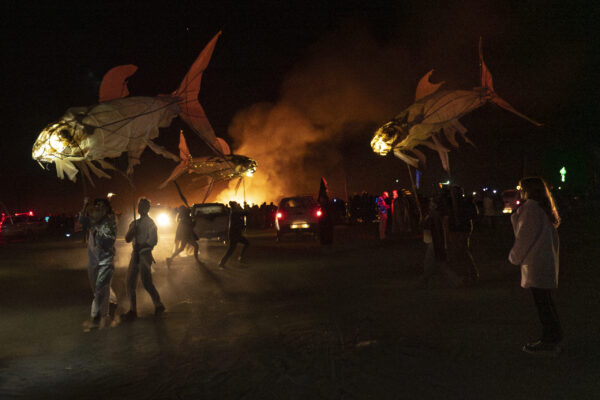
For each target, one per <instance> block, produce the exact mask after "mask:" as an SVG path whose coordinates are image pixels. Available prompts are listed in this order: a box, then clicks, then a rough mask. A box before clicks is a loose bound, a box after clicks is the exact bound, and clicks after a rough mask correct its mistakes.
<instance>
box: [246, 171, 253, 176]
mask: <svg viewBox="0 0 600 400" xmlns="http://www.w3.org/2000/svg"><path fill="white" fill-rule="evenodd" d="M252 175H254V171H252V170H251V169H249V170H248V171H246V176H252Z"/></svg>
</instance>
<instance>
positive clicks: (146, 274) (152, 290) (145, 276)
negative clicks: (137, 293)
mask: <svg viewBox="0 0 600 400" xmlns="http://www.w3.org/2000/svg"><path fill="white" fill-rule="evenodd" d="M152 260H153V258H152V253H151V252H149V251H146V252H144V253H142V254H140V263H139V265H140V275H141V278H142V284H143V285H144V289H146V291H147V292H148V294H149V295H150V297H151V298H152V302H153V303H154V307H158V306H161V305H162V303H161V302H160V296H159V295H158V291H157V290H156V287H155V286H154V283H153V282H152V270H151V269H150V267H151V265H152Z"/></svg>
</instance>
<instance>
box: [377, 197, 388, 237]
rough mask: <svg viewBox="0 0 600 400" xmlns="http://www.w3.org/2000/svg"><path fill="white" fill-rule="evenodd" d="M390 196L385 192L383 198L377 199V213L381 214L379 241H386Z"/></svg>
mask: <svg viewBox="0 0 600 400" xmlns="http://www.w3.org/2000/svg"><path fill="white" fill-rule="evenodd" d="M389 198H390V194H389V193H388V192H383V193H382V194H381V196H379V197H378V198H377V211H378V212H379V240H383V239H385V232H386V229H387V220H388V215H389V213H390V205H389V204H388V199H389Z"/></svg>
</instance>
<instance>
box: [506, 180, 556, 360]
mask: <svg viewBox="0 0 600 400" xmlns="http://www.w3.org/2000/svg"><path fill="white" fill-rule="evenodd" d="M518 188H519V189H520V191H521V198H522V200H523V203H522V205H521V206H520V207H519V208H518V209H517V211H516V212H515V213H514V214H513V215H512V216H511V222H512V226H513V230H514V234H515V243H514V245H513V247H512V249H511V250H510V254H509V256H508V259H509V261H510V262H511V263H512V264H514V265H520V266H521V287H523V288H525V289H530V290H531V293H532V295H533V300H534V302H535V305H536V308H537V311H538V314H539V317H540V322H541V323H542V336H541V338H540V339H539V340H537V341H535V342H532V343H528V344H526V345H524V346H523V351H525V352H527V353H532V354H543V353H557V352H558V351H559V350H560V348H559V347H558V344H559V343H560V341H561V340H562V338H563V333H562V328H561V325H560V321H559V319H558V314H557V312H556V307H555V306H554V301H553V300H552V291H553V289H556V288H557V287H558V232H557V230H556V228H558V225H559V224H560V217H559V215H558V211H557V209H556V206H555V204H554V199H553V198H552V194H551V193H550V190H549V189H548V185H547V184H546V182H544V180H543V179H541V178H538V177H531V178H523V179H522V180H521V181H520V182H519V186H518Z"/></svg>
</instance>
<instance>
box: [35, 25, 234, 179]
mask: <svg viewBox="0 0 600 400" xmlns="http://www.w3.org/2000/svg"><path fill="white" fill-rule="evenodd" d="M220 34H221V32H219V33H217V34H216V35H215V36H214V37H213V38H212V40H211V41H210V42H209V43H208V44H207V45H206V47H205V48H204V49H203V50H202V52H201V53H200V55H199V56H198V58H197V59H196V60H195V61H194V63H193V64H192V66H191V68H190V70H189V71H188V72H187V74H186V75H185V77H184V78H183V81H182V82H181V84H180V85H179V88H178V89H177V90H175V91H174V92H173V93H172V94H170V95H159V96H157V97H127V96H128V95H129V90H128V89H127V79H128V78H129V77H130V76H131V75H133V74H134V73H135V71H136V70H137V67H136V66H135V65H121V66H118V67H115V68H113V69H111V70H110V71H109V72H107V73H106V75H105V76H104V78H103V80H102V83H101V85H100V96H99V104H96V105H92V106H89V107H73V108H69V109H68V110H67V111H66V113H65V114H64V115H63V117H62V118H61V119H60V120H59V121H57V122H54V123H51V124H49V125H48V126H46V128H44V130H43V131H42V132H41V133H40V134H39V136H38V138H37V140H36V141H35V143H34V145H33V150H32V156H33V159H34V160H36V161H38V162H39V163H40V165H42V167H44V164H47V163H54V164H55V165H56V172H57V175H58V177H59V178H61V179H64V175H65V174H66V175H67V177H68V178H69V179H70V180H72V181H75V180H76V176H77V172H78V170H80V171H81V172H82V173H83V174H84V175H85V176H86V177H87V178H88V179H90V181H91V176H90V170H91V171H92V172H93V173H94V174H95V175H96V176H99V177H110V176H109V175H108V174H107V173H106V172H105V171H104V170H103V169H115V168H114V167H113V166H112V165H111V164H110V163H108V162H107V161H106V159H107V158H115V157H119V156H120V155H121V154H123V153H125V152H127V156H128V168H127V174H128V175H131V174H132V173H133V168H134V166H135V165H137V164H139V163H140V157H141V155H142V152H143V151H144V149H145V148H146V147H150V149H152V150H153V151H154V152H155V153H157V154H160V155H162V156H164V157H166V158H170V159H173V160H174V161H179V158H178V157H177V156H176V155H174V154H172V153H171V152H169V151H168V150H167V149H165V148H164V147H162V146H159V145H157V144H156V143H154V142H153V141H152V140H153V139H155V138H156V137H158V134H159V128H165V127H168V126H169V125H170V124H171V121H172V120H173V119H174V118H175V117H177V116H179V117H181V118H182V119H183V120H184V121H185V122H186V124H187V125H189V126H190V128H191V129H192V130H193V131H194V132H196V134H198V135H199V136H200V137H201V138H202V139H203V140H204V141H205V142H206V143H207V144H208V145H209V147H211V148H212V149H213V150H214V151H215V152H216V153H217V154H221V153H222V150H223V149H221V147H220V141H219V140H217V137H216V136H215V134H214V131H213V130H212V127H211V126H210V123H209V122H208V119H207V117H206V114H205V113H204V110H203V108H202V106H201V105H200V103H199V102H198V92H199V90H200V84H201V82H202V74H203V72H204V70H205V69H206V67H207V66H208V63H209V61H210V58H211V56H212V53H213V50H214V48H215V44H216V42H217V39H218V37H219V35H220ZM94 163H96V164H97V165H96V164H94Z"/></svg>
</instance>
